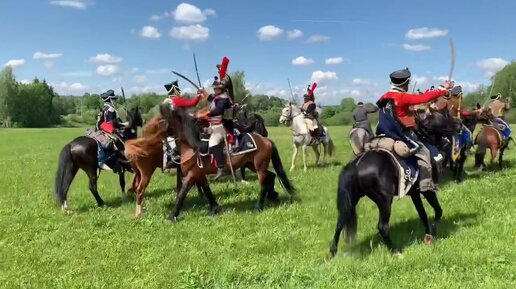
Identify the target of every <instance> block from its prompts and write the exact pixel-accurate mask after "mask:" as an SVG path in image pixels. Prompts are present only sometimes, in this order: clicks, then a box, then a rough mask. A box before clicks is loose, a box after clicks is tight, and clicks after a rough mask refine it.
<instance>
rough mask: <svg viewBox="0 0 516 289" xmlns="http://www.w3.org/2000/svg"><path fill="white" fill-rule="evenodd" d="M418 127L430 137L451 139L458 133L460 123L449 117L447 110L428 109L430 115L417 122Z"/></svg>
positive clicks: (460, 126)
mask: <svg viewBox="0 0 516 289" xmlns="http://www.w3.org/2000/svg"><path fill="white" fill-rule="evenodd" d="M418 124H419V127H420V128H423V130H425V131H426V132H428V133H430V134H432V135H442V136H448V137H451V136H453V135H455V134H457V133H459V132H460V129H461V128H462V122H461V121H460V120H459V119H456V118H454V117H452V116H451V115H450V111H449V110H448V109H447V108H444V109H433V108H430V114H428V115H427V116H426V118H425V119H423V120H420V121H419V122H418Z"/></svg>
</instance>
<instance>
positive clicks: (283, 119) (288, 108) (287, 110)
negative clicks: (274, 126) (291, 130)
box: [279, 103, 297, 125]
mask: <svg viewBox="0 0 516 289" xmlns="http://www.w3.org/2000/svg"><path fill="white" fill-rule="evenodd" d="M296 109H297V108H296V106H295V105H293V104H292V103H289V104H287V105H285V107H284V108H283V110H282V111H281V116H280V119H279V122H280V123H282V124H284V125H289V124H290V123H291V122H292V120H293V119H294V116H295V115H294V114H295V113H296Z"/></svg>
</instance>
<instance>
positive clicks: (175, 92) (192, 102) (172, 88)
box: [165, 80, 202, 109]
mask: <svg viewBox="0 0 516 289" xmlns="http://www.w3.org/2000/svg"><path fill="white" fill-rule="evenodd" d="M165 89H166V90H167V92H168V97H169V99H168V100H170V104H171V105H172V108H175V109H187V108H191V107H195V106H196V105H197V104H198V103H199V101H200V100H201V96H202V93H199V94H197V95H196V96H195V97H194V98H192V99H187V98H184V97H182V96H181V89H179V84H178V83H177V80H175V81H172V82H171V83H167V84H165Z"/></svg>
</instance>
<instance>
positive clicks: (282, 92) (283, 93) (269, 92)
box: [265, 88, 288, 97]
mask: <svg viewBox="0 0 516 289" xmlns="http://www.w3.org/2000/svg"><path fill="white" fill-rule="evenodd" d="M265 94H266V95H269V96H271V95H272V96H276V97H285V96H287V95H288V93H287V91H286V90H285V89H279V88H274V89H269V90H266V91H265Z"/></svg>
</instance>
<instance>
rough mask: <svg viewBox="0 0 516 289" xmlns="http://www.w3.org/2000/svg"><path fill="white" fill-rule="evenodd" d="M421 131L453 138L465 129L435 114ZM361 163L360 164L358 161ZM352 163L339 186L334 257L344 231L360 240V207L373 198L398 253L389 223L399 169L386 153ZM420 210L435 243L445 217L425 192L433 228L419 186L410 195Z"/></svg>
mask: <svg viewBox="0 0 516 289" xmlns="http://www.w3.org/2000/svg"><path fill="white" fill-rule="evenodd" d="M418 126H419V127H424V128H425V133H426V134H432V135H441V136H448V137H449V136H452V135H453V134H455V133H457V132H458V131H459V129H460V127H461V124H460V122H459V121H458V120H456V119H453V118H451V117H450V116H449V113H448V111H447V110H445V111H434V112H433V113H432V114H431V115H430V116H428V117H426V118H425V119H424V120H422V121H420V122H419V124H418ZM359 159H360V162H358V160H359ZM359 159H355V160H353V161H351V162H350V163H348V164H347V165H346V166H345V167H344V168H343V169H342V171H341V173H340V176H339V182H338V192H337V209H338V211H339V216H338V219H337V226H336V229H335V234H334V236H333V242H332V244H331V247H330V257H333V256H335V254H336V253H337V247H338V243H339V238H340V234H341V231H342V230H343V229H344V228H345V229H346V241H348V242H353V241H354V240H355V238H356V230H357V212H356V205H357V203H358V201H359V200H360V199H361V198H362V197H364V196H367V197H369V198H370V199H371V200H372V201H373V202H374V203H375V204H376V205H377V206H378V210H379V212H380V214H379V220H378V231H379V232H380V235H381V236H382V238H383V240H384V242H385V244H386V245H387V247H388V248H389V249H390V250H391V252H398V250H397V249H396V247H395V246H394V245H393V243H392V241H391V238H390V236H389V219H390V216H391V204H392V200H393V198H394V196H395V195H397V193H398V180H399V176H398V169H397V167H396V165H395V164H394V162H393V161H392V159H391V156H389V154H388V153H386V152H384V151H369V152H366V153H365V154H363V155H362V157H361V158H359ZM408 194H409V195H410V197H411V198H412V202H413V203H414V206H415V207H416V210H417V212H418V214H419V217H420V219H421V221H422V222H423V225H424V226H425V232H426V236H425V242H427V243H431V242H432V240H433V236H435V235H436V231H437V230H436V228H437V223H438V222H439V220H440V218H441V216H442V209H441V206H440V205H439V201H438V200H437V196H436V194H435V192H433V191H431V192H424V193H423V195H424V197H425V198H426V200H427V201H428V202H429V203H430V205H431V206H432V208H433V209H434V211H435V220H434V224H433V225H432V226H430V225H429V222H428V217H427V215H426V211H425V209H424V207H423V203H422V200H421V196H420V192H419V186H418V184H417V183H416V184H414V186H413V187H412V188H411V190H410V191H409V193H408Z"/></svg>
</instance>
